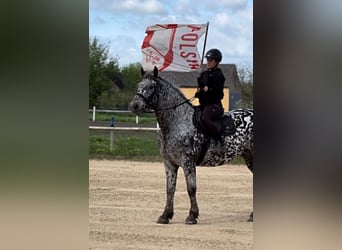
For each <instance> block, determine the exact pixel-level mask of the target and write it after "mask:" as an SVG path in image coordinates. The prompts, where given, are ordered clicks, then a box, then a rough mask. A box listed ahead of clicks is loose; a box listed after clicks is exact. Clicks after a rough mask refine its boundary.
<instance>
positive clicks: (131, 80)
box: [121, 63, 141, 92]
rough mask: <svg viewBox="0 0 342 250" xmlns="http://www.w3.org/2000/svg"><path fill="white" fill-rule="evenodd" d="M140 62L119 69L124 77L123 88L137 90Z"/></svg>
mask: <svg viewBox="0 0 342 250" xmlns="http://www.w3.org/2000/svg"><path fill="white" fill-rule="evenodd" d="M140 69H141V64H140V63H131V64H129V65H128V66H126V67H124V68H123V69H122V70H121V73H122V76H123V78H124V90H125V91H130V92H135V91H136V90H137V83H138V82H139V81H140V79H141V71H140Z"/></svg>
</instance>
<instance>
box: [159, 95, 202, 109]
mask: <svg viewBox="0 0 342 250" xmlns="http://www.w3.org/2000/svg"><path fill="white" fill-rule="evenodd" d="M194 99H195V96H193V97H191V98H190V99H186V100H184V101H182V102H180V103H178V104H176V105H174V106H172V107H169V108H162V109H153V110H154V111H160V110H170V109H176V108H177V107H179V106H181V105H183V104H184V103H187V102H189V103H190V102H192V101H193V100H194Z"/></svg>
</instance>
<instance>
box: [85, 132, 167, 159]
mask: <svg viewBox="0 0 342 250" xmlns="http://www.w3.org/2000/svg"><path fill="white" fill-rule="evenodd" d="M89 156H90V158H95V159H116V160H137V161H162V157H161V156H160V154H159V149H158V146H157V137H156V135H155V136H154V137H153V136H151V137H145V138H144V137H141V136H125V135H115V138H114V145H113V151H111V150H110V138H109V136H94V135H93V136H90V138H89Z"/></svg>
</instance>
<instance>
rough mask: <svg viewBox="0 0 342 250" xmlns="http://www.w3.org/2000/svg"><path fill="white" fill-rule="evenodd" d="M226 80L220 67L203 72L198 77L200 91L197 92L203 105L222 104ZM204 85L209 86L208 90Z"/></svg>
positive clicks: (196, 95)
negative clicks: (205, 89)
mask: <svg viewBox="0 0 342 250" xmlns="http://www.w3.org/2000/svg"><path fill="white" fill-rule="evenodd" d="M224 81H225V77H224V75H223V73H222V71H221V69H220V68H217V67H215V68H213V69H208V70H206V71H204V72H202V74H201V75H200V76H199V77H198V78H197V83H198V88H199V91H198V92H196V94H195V97H197V98H198V99H199V103H200V105H201V106H202V107H204V106H206V105H208V104H219V105H222V104H221V100H222V98H223V96H224V93H223V85H224ZM204 86H208V91H207V92H205V91H204V90H203V88H204Z"/></svg>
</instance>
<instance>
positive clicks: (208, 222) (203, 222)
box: [89, 160, 253, 250]
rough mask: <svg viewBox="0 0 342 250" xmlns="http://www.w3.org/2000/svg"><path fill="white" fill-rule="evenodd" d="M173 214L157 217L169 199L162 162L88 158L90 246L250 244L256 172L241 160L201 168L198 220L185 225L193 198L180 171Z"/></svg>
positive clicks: (237, 246)
mask: <svg viewBox="0 0 342 250" xmlns="http://www.w3.org/2000/svg"><path fill="white" fill-rule="evenodd" d="M178 175H179V177H178V183H177V191H176V195H175V202H174V211H175V215H174V217H173V220H172V221H171V223H170V224H169V225H159V224H156V223H155V221H156V220H157V219H158V217H159V215H161V213H162V211H163V208H164V205H165V200H166V194H165V173H164V168H163V164H162V163H148V162H129V161H106V160H104V161H97V160H90V161H89V249H120V250H121V249H149V250H153V249H158V250H159V249H168V250H169V249H177V250H178V249H191V250H195V249H196V250H198V249H210V250H211V249H232V250H236V249H252V245H253V223H250V222H246V221H247V218H248V215H249V213H250V212H251V211H252V206H253V195H252V193H253V188H252V186H253V185H252V182H253V181H252V178H253V177H252V174H251V173H250V172H249V170H248V169H247V167H245V166H242V165H224V166H222V167H216V168H197V200H198V205H199V209H200V218H199V222H198V224H197V225H186V224H184V220H185V218H186V216H187V214H188V211H189V206H190V202H189V199H188V195H187V192H186V186H185V179H184V175H183V171H182V169H180V170H179V171H178Z"/></svg>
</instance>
